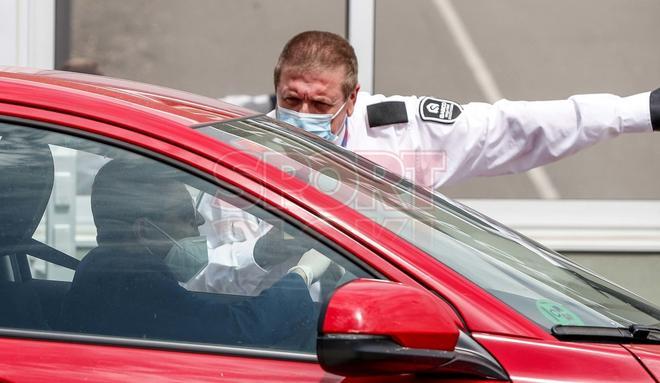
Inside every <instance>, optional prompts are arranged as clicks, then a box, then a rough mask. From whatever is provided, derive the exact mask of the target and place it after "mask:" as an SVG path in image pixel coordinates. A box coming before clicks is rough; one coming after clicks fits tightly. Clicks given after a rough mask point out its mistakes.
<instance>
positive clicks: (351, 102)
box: [346, 84, 360, 116]
mask: <svg viewBox="0 0 660 383" xmlns="http://www.w3.org/2000/svg"><path fill="white" fill-rule="evenodd" d="M358 92H360V84H357V85H355V89H353V91H352V92H351V94H349V95H348V100H347V102H346V114H348V115H349V116H351V115H352V114H353V110H355V102H356V101H357V95H358Z"/></svg>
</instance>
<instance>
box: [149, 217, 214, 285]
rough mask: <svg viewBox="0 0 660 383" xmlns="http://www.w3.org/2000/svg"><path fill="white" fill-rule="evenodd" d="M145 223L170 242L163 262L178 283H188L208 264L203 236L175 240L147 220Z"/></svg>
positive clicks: (206, 248)
mask: <svg viewBox="0 0 660 383" xmlns="http://www.w3.org/2000/svg"><path fill="white" fill-rule="evenodd" d="M146 221H147V222H148V223H149V224H150V225H151V226H153V227H154V228H155V229H156V230H158V232H160V233H161V234H162V235H163V236H165V237H166V238H167V239H168V240H169V241H171V242H172V247H171V248H170V250H169V251H168V252H167V255H166V256H165V258H164V259H163V261H164V262H165V265H167V267H168V268H169V269H170V271H171V272H172V273H173V274H174V276H175V277H176V279H177V280H178V281H179V282H184V283H185V282H188V281H189V280H190V279H192V278H193V277H194V276H195V275H197V274H199V272H200V271H202V269H203V268H204V267H205V266H206V265H207V264H208V262H209V254H208V247H207V245H206V237H205V236H201V235H198V236H194V237H186V238H183V239H179V240H176V239H174V238H172V236H170V235H169V234H167V233H166V232H165V231H164V230H162V229H161V228H160V227H158V225H156V224H154V223H153V222H151V221H150V220H149V219H147V220H146Z"/></svg>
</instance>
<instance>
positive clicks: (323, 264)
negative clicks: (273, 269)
mask: <svg viewBox="0 0 660 383" xmlns="http://www.w3.org/2000/svg"><path fill="white" fill-rule="evenodd" d="M331 263H332V261H330V259H329V258H328V257H326V256H325V255H323V254H321V253H319V252H318V251H316V250H315V249H311V250H309V251H307V252H306V253H305V254H303V256H302V257H301V258H300V261H298V264H297V265H296V266H293V267H292V268H291V270H289V272H295V273H297V274H299V275H300V276H301V277H303V279H304V280H305V283H307V286H310V285H311V284H313V283H314V282H316V281H317V280H319V278H321V276H322V275H323V273H325V272H326V270H328V266H330V264H331Z"/></svg>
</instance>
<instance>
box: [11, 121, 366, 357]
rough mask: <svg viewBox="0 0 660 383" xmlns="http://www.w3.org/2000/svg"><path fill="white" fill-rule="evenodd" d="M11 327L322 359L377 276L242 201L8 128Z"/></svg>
mask: <svg viewBox="0 0 660 383" xmlns="http://www.w3.org/2000/svg"><path fill="white" fill-rule="evenodd" d="M0 136H1V137H0V175H1V178H0V179H1V180H2V181H1V184H2V186H1V190H0V198H2V201H1V202H0V214H2V217H1V218H2V222H0V225H4V226H3V228H2V230H0V250H1V251H2V254H0V278H2V279H1V280H0V295H1V299H3V302H9V303H5V304H3V308H9V310H5V311H0V326H3V327H12V328H24V329H38V330H57V331H63V332H70V333H75V334H85V335H99V336H105V337H122V338H135V339H140V340H145V339H146V340H160V341H183V342H195V343H204V344H213V345H224V346H239V347H250V348H259V349H274V350H285V351H293V352H305V353H313V352H314V351H315V341H316V331H317V330H316V327H317V322H318V315H319V312H320V307H321V305H322V303H323V301H324V300H325V299H327V297H328V296H329V294H330V293H331V292H332V291H333V290H334V289H335V288H336V287H337V286H339V285H341V284H343V283H345V282H346V281H349V280H351V279H354V278H357V277H369V276H370V275H369V273H368V272H366V271H365V270H363V269H362V268H361V267H359V266H357V265H355V264H354V263H353V262H351V261H350V260H349V259H348V258H347V257H346V255H345V254H343V253H340V252H339V251H338V250H337V249H336V248H335V247H334V245H332V244H331V243H330V244H328V243H326V242H325V240H324V239H323V238H321V237H317V236H316V235H314V234H310V233H308V232H307V231H308V229H306V228H305V227H304V226H302V225H301V224H299V223H298V222H296V221H293V220H291V219H289V218H287V217H286V216H284V215H281V214H280V213H278V212H277V211H275V210H274V209H273V208H266V207H264V206H262V203H261V202H259V201H255V200H253V199H250V198H246V197H245V196H244V195H243V192H241V191H240V190H235V189H229V188H225V187H221V186H218V185H217V184H215V183H212V182H209V181H208V180H207V179H206V178H204V177H200V176H198V175H195V174H192V173H190V172H188V171H185V170H182V168H181V167H177V166H172V165H168V164H166V163H163V162H161V161H156V160H154V159H151V158H149V157H146V156H143V155H140V154H136V153H134V152H131V151H128V150H125V149H121V148H118V147H114V146H111V145H107V144H103V143H100V142H95V141H92V140H87V139H84V138H79V137H74V136H70V135H67V134H64V133H60V132H54V131H46V130H40V129H37V128H31V127H26V126H18V125H13V124H6V123H0Z"/></svg>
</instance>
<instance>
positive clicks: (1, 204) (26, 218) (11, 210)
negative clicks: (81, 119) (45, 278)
mask: <svg viewBox="0 0 660 383" xmlns="http://www.w3.org/2000/svg"><path fill="white" fill-rule="evenodd" d="M0 134H1V135H3V137H2V138H0V261H1V262H2V265H4V267H3V269H4V270H3V277H2V280H0V302H2V305H0V326H7V327H18V328H31V329H43V328H47V327H48V325H47V322H46V320H45V319H44V316H43V312H42V308H41V301H40V298H39V296H38V294H36V293H35V291H34V290H33V288H32V286H30V285H29V284H28V283H26V282H28V281H29V280H30V278H31V276H30V275H29V266H28V265H27V257H26V256H25V254H26V250H25V249H26V248H27V247H28V246H27V245H28V244H29V243H30V241H31V240H32V236H33V234H34V232H35V230H36V229H37V226H38V225H39V222H40V220H41V218H42V217H43V215H44V212H45V211H46V206H47V205H48V200H49V198H50V194H51V192H52V189H53V182H54V173H55V171H54V163H53V156H52V154H51V152H50V148H49V147H48V145H46V144H35V143H33V142H30V140H26V139H15V138H14V137H12V134H11V131H0ZM21 264H22V265H23V266H21Z"/></svg>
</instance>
